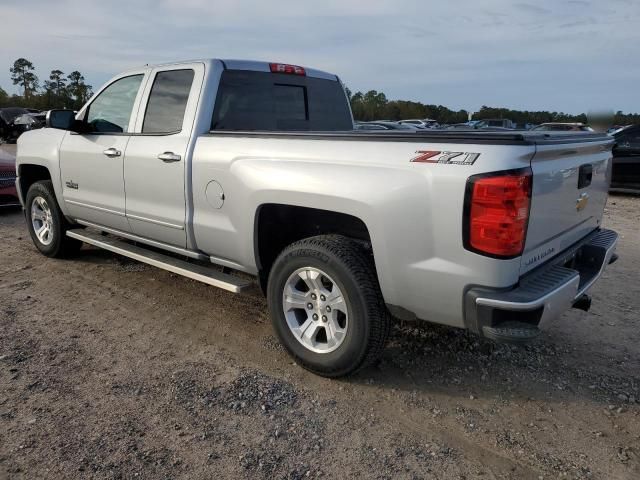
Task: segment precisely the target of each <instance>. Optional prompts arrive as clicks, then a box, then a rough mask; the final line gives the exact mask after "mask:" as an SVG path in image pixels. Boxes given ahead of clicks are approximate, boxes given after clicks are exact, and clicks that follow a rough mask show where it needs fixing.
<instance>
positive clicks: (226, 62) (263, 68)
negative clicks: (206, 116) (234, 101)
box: [144, 58, 338, 81]
mask: <svg viewBox="0 0 640 480" xmlns="http://www.w3.org/2000/svg"><path fill="white" fill-rule="evenodd" d="M195 62H198V63H204V64H205V65H207V66H208V67H213V66H214V64H215V63H217V62H220V63H222V65H223V67H224V68H225V69H228V70H250V71H254V72H271V68H270V64H272V63H278V64H280V63H283V62H266V61H261V60H238V59H222V58H199V59H193V60H181V61H177V62H163V63H157V64H153V65H152V64H147V65H145V66H144V67H145V68H156V67H169V66H175V65H182V64H187V63H195ZM285 65H290V64H285ZM296 66H300V67H302V68H304V70H305V73H306V76H308V77H314V78H322V79H325V80H333V81H337V80H338V76H337V75H335V74H333V73H329V72H325V71H323V70H318V69H315V68H309V67H305V66H304V65H296Z"/></svg>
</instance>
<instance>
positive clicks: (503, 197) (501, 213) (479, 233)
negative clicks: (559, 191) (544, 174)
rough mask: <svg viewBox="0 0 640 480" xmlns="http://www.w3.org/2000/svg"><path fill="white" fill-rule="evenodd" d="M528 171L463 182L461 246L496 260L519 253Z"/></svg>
mask: <svg viewBox="0 0 640 480" xmlns="http://www.w3.org/2000/svg"><path fill="white" fill-rule="evenodd" d="M531 175H532V174H531V169H529V168H526V169H522V170H515V171H508V172H497V173H495V174H490V175H486V174H483V175H476V176H473V177H470V178H469V180H468V181H467V190H466V198H465V215H464V222H465V223H464V228H463V231H464V245H465V248H467V249H468V250H471V251H473V252H476V253H480V254H483V255H488V256H492V257H499V258H513V257H517V256H519V255H521V254H522V250H523V249H524V242H525V239H526V236H527V225H528V223H529V207H530V205H531Z"/></svg>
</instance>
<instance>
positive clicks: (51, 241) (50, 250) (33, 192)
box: [25, 180, 82, 258]
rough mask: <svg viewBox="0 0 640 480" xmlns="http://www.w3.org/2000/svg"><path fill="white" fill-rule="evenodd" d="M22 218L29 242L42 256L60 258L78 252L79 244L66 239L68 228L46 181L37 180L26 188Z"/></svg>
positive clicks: (53, 193) (51, 187)
mask: <svg viewBox="0 0 640 480" xmlns="http://www.w3.org/2000/svg"><path fill="white" fill-rule="evenodd" d="M25 216H26V218H27V228H28V229H29V235H31V240H33V243H34V245H35V246H36V248H37V249H38V250H39V251H40V253H42V254H43V255H46V256H47V257H53V258H61V257H68V256H71V255H73V254H74V253H76V252H77V251H78V250H80V247H81V246H82V242H80V241H79V240H76V239H74V238H69V237H67V235H66V232H67V230H68V229H69V227H70V225H69V222H67V220H66V219H65V218H64V215H63V214H62V211H61V210H60V206H59V205H58V202H57V201H56V196H55V192H54V190H53V184H52V183H51V181H50V180H41V181H38V182H35V183H34V184H33V185H31V187H29V190H28V191H27V197H26V199H25Z"/></svg>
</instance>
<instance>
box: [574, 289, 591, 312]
mask: <svg viewBox="0 0 640 480" xmlns="http://www.w3.org/2000/svg"><path fill="white" fill-rule="evenodd" d="M572 306H573V308H577V309H578V310H582V311H584V312H588V311H589V309H590V308H591V296H590V295H587V294H586V293H583V294H582V295H580V298H578V299H577V300H576V301H575V302H573V305H572Z"/></svg>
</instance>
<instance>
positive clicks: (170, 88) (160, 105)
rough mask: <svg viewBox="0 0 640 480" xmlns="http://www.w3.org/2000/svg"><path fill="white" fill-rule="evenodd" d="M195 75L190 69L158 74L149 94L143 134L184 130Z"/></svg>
mask: <svg viewBox="0 0 640 480" xmlns="http://www.w3.org/2000/svg"><path fill="white" fill-rule="evenodd" d="M193 75H194V72H193V70H190V69H189V70H168V71H166V72H158V74H157V75H156V78H155V80H154V82H153V87H151V93H150V94H149V102H148V104H147V110H146V112H145V114H144V122H143V124H142V133H176V132H179V131H180V130H182V121H183V120H184V112H185V110H186V108H187V101H188V100H189V92H190V91H191V84H192V83H193Z"/></svg>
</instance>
